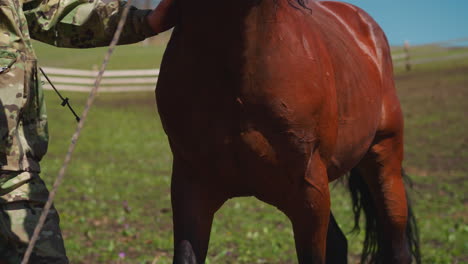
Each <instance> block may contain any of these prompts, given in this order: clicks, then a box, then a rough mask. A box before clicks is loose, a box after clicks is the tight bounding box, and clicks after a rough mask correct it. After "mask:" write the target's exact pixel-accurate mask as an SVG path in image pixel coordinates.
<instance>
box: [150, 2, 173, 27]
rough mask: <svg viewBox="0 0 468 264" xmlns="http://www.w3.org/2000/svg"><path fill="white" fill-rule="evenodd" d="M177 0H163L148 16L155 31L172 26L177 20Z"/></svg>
mask: <svg viewBox="0 0 468 264" xmlns="http://www.w3.org/2000/svg"><path fill="white" fill-rule="evenodd" d="M175 1H176V0H162V1H161V2H160V3H159V4H158V6H157V7H156V8H155V9H154V10H153V11H151V13H149V15H148V16H147V19H148V23H149V25H150V26H151V28H152V29H153V31H154V32H155V33H161V32H163V31H166V30H168V29H170V28H172V27H173V26H174V25H175V22H176V9H175Z"/></svg>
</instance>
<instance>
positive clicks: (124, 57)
mask: <svg viewBox="0 0 468 264" xmlns="http://www.w3.org/2000/svg"><path fill="white" fill-rule="evenodd" d="M36 48H37V53H38V56H39V58H40V63H41V64H42V65H46V66H56V67H74V68H83V69H89V68H91V67H92V65H93V64H99V63H100V60H102V57H103V54H104V50H103V49H93V50H86V51H73V52H72V51H70V50H66V49H62V50H58V49H54V48H50V47H48V46H45V45H39V44H37V45H36ZM162 51H163V47H162V46H149V47H143V46H140V45H137V46H126V47H120V48H118V49H117V52H116V54H115V55H116V56H115V57H113V58H112V60H111V61H112V62H111V65H110V68H113V69H118V68H120V69H128V68H152V67H158V65H159V62H160V59H161V54H162ZM396 81H397V86H398V91H399V96H400V99H401V102H402V105H403V109H404V113H405V120H406V160H405V167H406V168H407V171H408V172H409V174H410V175H411V176H412V178H413V180H414V189H413V191H412V194H411V195H412V199H413V201H414V203H415V211H416V214H417V216H418V219H419V226H420V231H421V240H422V241H421V244H422V253H423V259H424V263H431V264H432V263H467V262H468V254H467V252H468V242H467V241H468V214H467V205H468V200H467V198H466V196H465V193H466V192H467V190H468V186H467V185H468V184H467V181H466V175H467V173H468V162H467V160H468V136H467V132H466V131H467V128H468V119H467V118H466V117H465V115H466V113H468V103H467V100H468V60H460V61H454V62H445V63H442V64H437V65H429V66H421V67H417V68H416V69H415V70H414V71H413V72H409V73H406V72H403V71H398V74H397V76H396ZM66 95H67V96H68V97H70V98H72V104H73V105H74V106H76V107H77V108H78V110H79V111H78V112H80V111H81V109H82V106H83V105H84V101H85V99H86V97H87V95H86V94H82V93H66ZM46 96H47V103H48V111H49V117H50V134H51V145H50V149H49V153H48V155H47V156H46V158H45V160H44V161H43V162H42V165H43V173H42V174H43V177H44V179H45V180H46V181H47V182H48V183H49V184H51V183H52V181H53V179H54V178H55V176H56V175H57V172H58V170H59V167H60V165H61V163H62V161H63V158H64V155H65V152H66V149H67V147H68V144H69V142H70V138H71V135H72V133H73V130H74V128H75V123H74V120H73V117H72V115H71V114H70V113H69V112H68V110H66V109H64V108H62V107H60V106H59V103H60V102H59V100H58V99H57V97H56V96H55V95H54V94H52V93H51V92H46ZM170 174H171V154H170V151H169V147H168V144H167V140H166V136H165V134H164V132H163V130H162V128H161V124H160V121H159V118H158V115H157V113H156V106H155V102H154V95H153V93H151V92H149V93H146V92H142V93H120V94H100V95H99V97H98V99H97V101H96V105H95V106H94V108H93V110H92V111H91V114H90V119H89V122H88V123H87V124H86V126H85V129H84V131H83V135H82V138H81V139H80V140H79V142H78V146H77V149H76V153H75V156H74V159H73V162H72V164H71V166H70V168H69V171H68V173H67V176H66V180H65V182H64V184H63V185H62V187H61V189H60V190H59V193H58V197H57V202H56V206H57V207H58V210H59V211H60V213H61V219H62V229H63V233H64V236H65V239H66V247H67V250H68V254H69V257H70V259H71V260H72V263H171V254H172V223H171V209H170V196H169V185H170ZM332 199H333V201H332V202H333V210H334V212H335V214H336V216H337V220H338V222H339V223H340V225H341V226H342V228H343V229H344V230H345V231H349V230H350V229H351V224H352V223H351V222H352V221H351V220H350V219H351V207H350V202H349V197H348V194H347V193H346V192H345V191H344V189H343V187H342V186H339V185H338V186H334V187H332ZM348 239H349V243H350V251H351V252H350V260H351V263H357V259H358V255H359V252H360V247H361V241H362V236H361V235H358V236H353V235H348ZM119 254H120V256H119ZM123 254H125V257H123ZM208 255H209V257H208V261H207V262H208V263H296V257H295V250H294V244H293V238H292V231H291V226H290V223H289V221H288V220H287V219H286V217H284V216H283V215H282V214H281V213H279V212H278V211H276V210H275V209H274V208H272V207H270V206H268V205H265V204H263V203H260V202H258V201H256V200H255V199H252V198H241V199H233V200H231V201H229V202H228V203H227V204H226V205H225V206H224V207H223V208H222V209H221V210H220V211H219V212H218V213H217V214H216V217H215V222H214V225H213V229H212V236H211V242H210V249H209V253H208Z"/></svg>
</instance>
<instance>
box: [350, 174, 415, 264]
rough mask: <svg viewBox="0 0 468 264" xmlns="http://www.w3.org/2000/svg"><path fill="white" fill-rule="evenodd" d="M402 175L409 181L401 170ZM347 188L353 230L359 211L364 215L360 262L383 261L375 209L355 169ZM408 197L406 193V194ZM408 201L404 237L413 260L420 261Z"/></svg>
mask: <svg viewBox="0 0 468 264" xmlns="http://www.w3.org/2000/svg"><path fill="white" fill-rule="evenodd" d="M402 176H403V177H404V178H406V179H407V181H408V182H411V181H410V180H409V178H408V176H407V175H406V174H405V173H404V172H403V171H402ZM348 188H349V191H350V193H351V199H352V202H353V212H354V228H353V232H354V231H359V230H360V227H359V219H360V216H361V211H364V216H365V220H366V223H365V229H366V233H365V239H364V245H363V249H362V255H361V263H363V264H364V263H383V262H384V259H383V258H384V255H383V242H384V241H383V240H382V239H383V238H382V235H381V232H379V229H378V226H377V211H376V207H375V206H374V202H373V199H372V197H371V193H370V190H369V188H368V187H367V184H366V183H365V182H364V179H363V178H362V176H361V175H360V173H359V171H358V170H357V169H352V170H351V172H350V175H349V178H348ZM406 196H407V198H408V195H406ZM407 201H408V223H407V225H406V237H407V240H408V248H409V250H410V252H411V255H412V257H413V260H414V261H415V262H416V263H417V264H420V263H421V253H420V250H419V232H418V228H417V225H416V218H415V216H414V214H413V210H412V208H411V202H410V200H409V199H407Z"/></svg>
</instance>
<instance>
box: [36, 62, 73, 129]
mask: <svg viewBox="0 0 468 264" xmlns="http://www.w3.org/2000/svg"><path fill="white" fill-rule="evenodd" d="M39 70H41V72H42V75H44V77H45V78H46V79H47V81H48V82H49V84H50V86H52V88H53V89H54V91H55V93H57V95H58V97H60V100H62V103H60V105H61V106H63V107H65V106H68V109H70V111H71V112H72V114H73V115H74V116H75V119H76V122H80V117H79V116H78V115H77V114H76V113H75V110H73V107H72V106H71V105H70V99H69V98H68V97H65V98H63V96H62V94H60V92H59V91H58V90H57V88H55V85H54V84H53V83H52V81H51V80H50V79H49V76H47V74H46V73H45V72H44V70H43V69H42V68H41V67H39Z"/></svg>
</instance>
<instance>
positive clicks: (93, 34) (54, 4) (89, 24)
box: [24, 0, 156, 48]
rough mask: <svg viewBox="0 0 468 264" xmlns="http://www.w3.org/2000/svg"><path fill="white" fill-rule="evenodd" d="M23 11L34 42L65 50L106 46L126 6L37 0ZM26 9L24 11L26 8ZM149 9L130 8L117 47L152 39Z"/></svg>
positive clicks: (91, 1)
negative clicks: (148, 18)
mask: <svg viewBox="0 0 468 264" xmlns="http://www.w3.org/2000/svg"><path fill="white" fill-rule="evenodd" d="M38 2H40V3H39V4H38V5H36V6H34V7H32V8H31V9H28V10H24V13H25V15H26V19H27V21H28V26H29V31H30V35H31V37H32V38H33V39H36V40H39V41H42V42H45V43H48V44H51V45H54V46H57V47H67V48H91V47H99V46H107V45H109V43H110V41H111V40H112V37H113V35H114V32H115V30H116V28H117V24H118V22H119V19H120V16H121V14H122V11H123V7H124V6H125V2H124V1H112V2H110V3H104V2H103V1H102V0H43V1H41V0H38ZM25 9H26V8H25ZM150 11H151V10H139V9H136V8H135V7H131V8H130V12H129V14H128V17H127V21H126V23H125V26H124V29H123V31H122V35H121V37H120V41H119V44H130V43H135V42H138V41H141V40H143V39H145V38H147V37H150V36H154V35H156V33H154V32H153V30H152V29H151V27H150V26H149V24H148V22H147V20H146V16H147V15H148V13H149V12H150Z"/></svg>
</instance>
